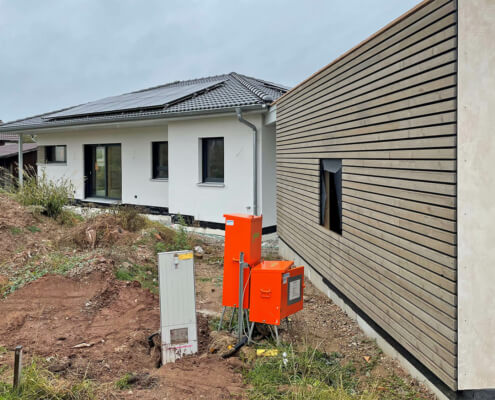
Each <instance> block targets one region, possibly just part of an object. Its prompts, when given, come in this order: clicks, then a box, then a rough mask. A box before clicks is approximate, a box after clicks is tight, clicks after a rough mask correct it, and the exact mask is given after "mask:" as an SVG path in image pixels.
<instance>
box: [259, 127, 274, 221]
mask: <svg viewBox="0 0 495 400" xmlns="http://www.w3.org/2000/svg"><path fill="white" fill-rule="evenodd" d="M260 142H261V149H260V152H261V154H259V160H261V168H260V171H259V173H260V175H261V176H262V177H263V179H262V180H260V181H259V182H260V183H261V185H260V186H261V203H260V204H261V210H262V212H263V226H273V225H277V209H276V199H277V159H276V156H275V155H276V142H277V140H276V129H275V124H274V123H273V124H271V125H264V126H263V129H262V135H261V140H260Z"/></svg>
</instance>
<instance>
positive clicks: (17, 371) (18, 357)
mask: <svg viewBox="0 0 495 400" xmlns="http://www.w3.org/2000/svg"><path fill="white" fill-rule="evenodd" d="M21 372H22V346H17V347H16V348H15V361H14V389H18V388H19V385H20V384H21Z"/></svg>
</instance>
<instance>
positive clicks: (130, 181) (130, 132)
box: [38, 125, 169, 207]
mask: <svg viewBox="0 0 495 400" xmlns="http://www.w3.org/2000/svg"><path fill="white" fill-rule="evenodd" d="M167 139H168V134H167V126H166V125H161V126H153V127H140V128H137V127H133V128H123V127H119V128H105V129H101V128H100V129H95V128H87V129H84V130H71V129H68V130H67V131H64V132H57V133H49V134H45V133H42V134H40V135H38V144H40V145H42V146H46V145H66V146H67V164H40V165H39V167H38V168H39V169H40V170H45V171H46V173H47V175H48V177H49V178H50V179H58V178H60V177H62V176H63V177H66V178H69V179H70V180H71V181H72V183H73V184H74V185H75V187H76V193H75V198H76V199H80V200H84V145H85V144H107V143H119V144H121V151H122V203H127V204H137V205H147V206H155V207H168V186H169V183H168V182H167V181H163V180H152V179H151V176H152V175H151V172H152V171H151V142H154V141H166V140H167Z"/></svg>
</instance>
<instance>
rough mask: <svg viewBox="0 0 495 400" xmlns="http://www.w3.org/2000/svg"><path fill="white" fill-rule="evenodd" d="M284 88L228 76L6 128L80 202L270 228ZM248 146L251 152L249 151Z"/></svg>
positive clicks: (114, 99)
mask: <svg viewBox="0 0 495 400" xmlns="http://www.w3.org/2000/svg"><path fill="white" fill-rule="evenodd" d="M287 89H288V88H287V87H285V86H282V85H278V84H274V83H271V82H266V81H263V80H260V79H255V78H251V77H247V76H244V75H240V74H237V73H234V72H233V73H230V74H226V75H218V76H213V77H208V78H201V79H194V80H190V81H180V82H173V83H170V84H166V85H162V86H157V87H153V88H149V89H144V90H141V91H137V92H132V93H127V94H123V95H119V96H114V97H108V98H105V99H102V100H97V101H93V102H89V103H86V104H82V105H79V106H75V107H70V108H66V109H64V110H59V111H55V112H50V113H46V114H43V115H38V116H35V117H30V118H25V119H21V120H17V121H13V122H8V123H5V124H2V125H1V126H0V133H9V134H13V133H15V134H20V135H24V134H26V135H28V134H29V135H36V137H37V141H38V145H39V150H38V169H39V170H44V171H45V172H46V174H47V175H48V177H49V178H51V179H54V180H55V179H58V178H60V177H62V176H63V177H68V178H70V180H71V181H72V183H73V184H74V185H75V188H76V190H75V198H76V199H78V200H80V201H86V202H97V203H98V202H99V203H122V204H134V205H142V206H148V207H156V208H160V209H162V210H163V211H164V212H169V213H170V214H172V215H174V214H182V215H185V216H191V217H193V218H194V220H196V221H199V222H200V223H203V224H204V225H207V226H208V225H209V226H214V227H215V226H218V227H220V226H221V224H222V223H223V214H224V213H225V212H229V213H233V212H242V213H255V214H258V215H261V214H262V215H263V227H264V230H265V232H268V231H272V230H274V228H275V226H276V212H275V193H276V179H275V177H276V173H275V170H276V162H275V123H274V122H275V118H274V111H273V110H270V104H271V103H272V102H273V101H274V100H276V99H277V98H278V97H280V96H281V95H282V94H283V93H285V92H286V91H287ZM254 146H256V150H257V151H256V153H255V152H254V151H253V149H254Z"/></svg>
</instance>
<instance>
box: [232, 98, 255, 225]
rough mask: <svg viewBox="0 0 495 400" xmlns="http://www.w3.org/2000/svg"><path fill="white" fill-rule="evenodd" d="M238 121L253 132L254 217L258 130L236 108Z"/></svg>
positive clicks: (239, 109)
mask: <svg viewBox="0 0 495 400" xmlns="http://www.w3.org/2000/svg"><path fill="white" fill-rule="evenodd" d="M235 111H236V114H237V119H238V120H239V122H240V123H241V124H244V125H246V126H248V127H250V128H251V129H252V130H253V215H258V128H256V125H254V124H252V123H251V122H249V121H247V120H245V119H244V118H242V110H241V108H240V107H238V108H236V110H235Z"/></svg>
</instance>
